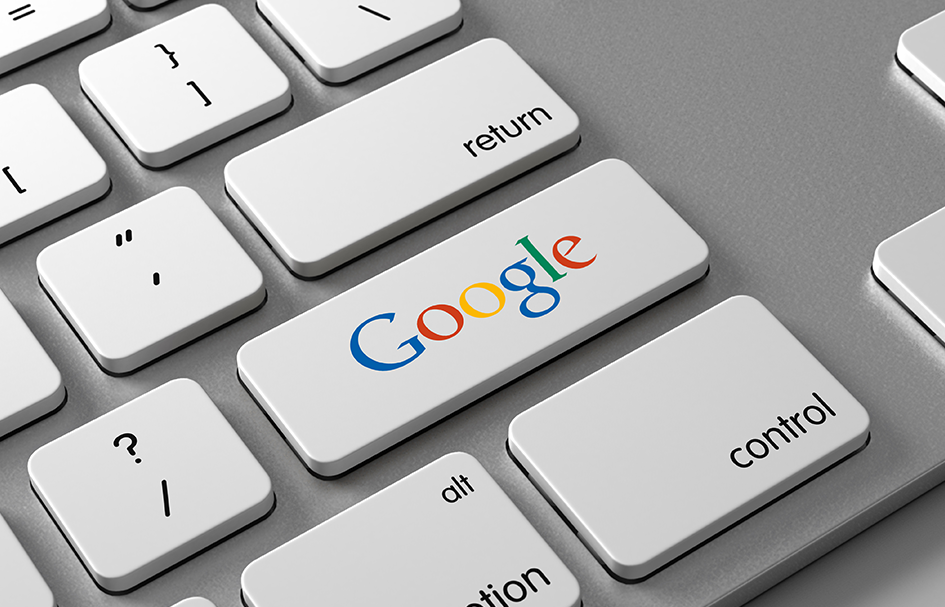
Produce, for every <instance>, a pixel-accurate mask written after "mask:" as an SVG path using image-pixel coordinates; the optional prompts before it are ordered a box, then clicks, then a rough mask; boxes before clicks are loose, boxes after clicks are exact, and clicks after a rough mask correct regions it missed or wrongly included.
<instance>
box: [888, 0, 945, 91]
mask: <svg viewBox="0 0 945 607" xmlns="http://www.w3.org/2000/svg"><path fill="white" fill-rule="evenodd" d="M896 59H898V61H899V64H900V65H901V66H902V67H904V68H905V69H906V71H908V72H909V73H910V74H911V75H912V76H913V77H915V78H916V79H917V80H918V81H919V82H921V83H922V84H923V85H925V86H926V87H928V88H929V89H930V90H931V91H932V92H933V93H934V94H935V95H937V96H938V98H939V99H940V100H941V99H945V12H941V13H939V14H937V15H935V16H933V17H930V18H928V19H926V20H925V21H923V22H922V23H920V24H918V25H915V26H913V27H910V28H909V29H907V30H906V31H905V32H904V33H903V34H902V36H900V37H899V48H897V49H896Z"/></svg>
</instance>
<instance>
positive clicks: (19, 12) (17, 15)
mask: <svg viewBox="0 0 945 607" xmlns="http://www.w3.org/2000/svg"><path fill="white" fill-rule="evenodd" d="M32 6H33V5H32V4H24V5H23V6H21V7H20V8H15V9H13V10H12V11H10V12H9V13H7V14H8V15H10V16H11V17H13V20H14V21H17V20H19V19H22V18H23V17H29V16H30V15H32V14H33V13H35V12H36V11H35V10H33V8H32ZM23 11H27V12H23Z"/></svg>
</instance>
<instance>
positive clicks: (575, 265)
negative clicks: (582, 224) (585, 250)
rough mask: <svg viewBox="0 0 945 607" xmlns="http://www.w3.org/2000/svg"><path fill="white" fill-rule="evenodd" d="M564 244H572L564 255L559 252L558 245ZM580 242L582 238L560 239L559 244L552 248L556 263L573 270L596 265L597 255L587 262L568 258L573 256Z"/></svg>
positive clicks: (566, 237)
mask: <svg viewBox="0 0 945 607" xmlns="http://www.w3.org/2000/svg"><path fill="white" fill-rule="evenodd" d="M562 242H570V243H571V248H570V249H568V250H567V251H565V252H564V253H562V252H561V251H559V250H558V245H559V244H561V243H562ZM579 242H581V238H580V236H565V237H564V238H560V239H558V242H556V243H555V246H553V247H551V251H552V252H553V253H554V254H555V261H557V262H558V263H560V264H561V265H563V266H564V267H566V268H569V269H571V270H580V269H581V268H586V267H587V266H589V265H591V264H592V263H594V260H595V259H597V255H595V256H593V257H591V258H590V259H589V260H587V261H572V260H570V259H568V257H567V256H568V255H570V254H571V251H573V250H574V247H576V246H577V245H578V243H579Z"/></svg>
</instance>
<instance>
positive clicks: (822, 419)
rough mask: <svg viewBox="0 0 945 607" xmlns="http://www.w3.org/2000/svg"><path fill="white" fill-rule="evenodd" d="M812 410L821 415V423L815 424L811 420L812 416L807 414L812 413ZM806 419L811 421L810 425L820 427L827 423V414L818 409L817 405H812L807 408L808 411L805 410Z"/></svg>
mask: <svg viewBox="0 0 945 607" xmlns="http://www.w3.org/2000/svg"><path fill="white" fill-rule="evenodd" d="M811 409H813V410H814V411H816V412H817V413H820V421H819V422H815V421H814V420H812V419H811V418H810V416H809V415H808V414H807V412H808V411H810V410H811ZM804 419H806V420H807V421H809V422H810V423H812V424H814V425H815V426H819V425H820V424H822V423H824V422H825V421H827V414H826V413H824V411H823V409H821V408H820V407H818V406H817V405H811V406H809V407H807V408H806V409H804Z"/></svg>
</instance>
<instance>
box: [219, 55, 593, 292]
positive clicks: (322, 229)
mask: <svg viewBox="0 0 945 607" xmlns="http://www.w3.org/2000/svg"><path fill="white" fill-rule="evenodd" d="M578 126H579V121H578V117H577V115H576V114H575V113H574V111H573V110H571V108H570V107H568V105H567V104H566V103H565V102H564V101H563V100H562V99H561V98H560V97H559V96H558V95H557V94H556V93H555V92H554V91H553V90H552V89H551V87H549V86H548V85H547V84H546V83H545V82H544V81H543V80H542V79H541V77H540V76H539V75H538V74H536V73H535V72H534V71H533V70H532V69H531V68H530V67H529V66H528V64H526V63H525V61H524V60H522V58H521V57H519V56H518V54H516V53H515V51H513V50H512V49H511V48H510V47H509V46H508V45H507V44H505V43H504V42H501V41H499V40H495V39H489V40H483V41H481V42H478V43H476V44H473V45H472V46H469V47H467V48H465V49H463V50H461V51H459V52H457V53H454V54H453V55H450V56H448V57H446V58H445V59H442V60H440V61H438V62H436V63H434V64H432V65H430V66H428V67H426V68H424V69H421V70H419V71H417V72H415V73H413V74H411V75H409V76H406V77H404V78H402V79H400V80H398V81H396V82H394V83H392V84H390V85H388V86H385V87H383V88H381V89H379V90H377V91H375V92H373V93H371V94H369V95H366V96H364V97H362V98H360V99H358V100H356V101H353V102H351V103H349V104H347V105H345V106H342V107H341V108H339V109H337V110H335V111H333V112H331V113H328V114H326V115H324V116H322V117H321V118H318V119H316V120H314V121H312V122H310V123H308V124H305V125H303V126H301V127H298V128H296V129H295V130H293V131H290V132H288V133H286V134H285V135H283V136H281V137H279V138H277V139H274V140H272V141H270V142H268V143H265V144H263V145H261V146H259V147H258V148H256V149H253V150H250V151H248V152H246V153H244V154H242V155H241V156H238V157H236V158H234V159H233V160H232V161H230V162H229V164H227V166H226V189H227V192H228V193H229V195H230V197H231V198H232V199H233V200H234V201H235V202H236V204H237V205H239V207H240V208H241V209H242V210H243V212H244V213H245V214H246V216H247V217H248V218H249V219H250V221H252V222H253V224H254V225H255V226H256V228H257V229H258V230H259V231H260V232H261V233H262V234H263V236H264V237H265V238H266V239H267V240H268V241H269V243H270V245H271V246H272V247H273V249H274V250H275V251H276V254H277V255H279V257H280V258H281V259H282V261H283V262H284V263H285V264H286V265H287V266H288V267H289V269H290V270H291V271H292V272H294V273H295V274H297V275H299V276H301V277H305V278H313V277H316V276H320V275H322V274H324V273H326V272H328V271H330V270H332V269H334V268H336V267H337V266H339V265H340V264H342V263H345V262H347V261H349V260H351V259H353V258H355V257H357V256H358V255H361V254H363V253H365V252H367V251H370V250H371V249H373V248H375V247H377V246H379V245H381V244H383V243H384V242H386V241H387V240H390V239H391V238H394V237H396V236H398V235H400V234H402V233H404V232H406V231H407V230H410V229H411V228H414V227H416V226H418V225H420V224H421V223H423V222H425V221H428V220H430V219H432V218H434V217H436V216H437V215H440V214H441V213H444V212H446V211H447V210H449V209H451V208H453V207H455V206H457V205H459V204H462V203H464V202H467V201H469V200H470V199H472V198H474V197H476V196H478V195H480V194H482V193H484V192H487V191H488V190H490V189H492V188H495V187H496V186H498V185H500V184H502V183H503V182H505V181H507V180H509V179H511V178H513V177H515V176H517V175H520V174H521V173H523V172H525V171H528V170H529V169H532V168H534V167H536V166H538V165H540V164H542V163H543V162H546V161H548V160H550V159H552V158H554V157H555V156H558V155H560V154H562V153H564V152H566V151H568V150H569V149H571V148H573V147H574V146H575V145H577V143H578V141H579V135H578Z"/></svg>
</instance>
